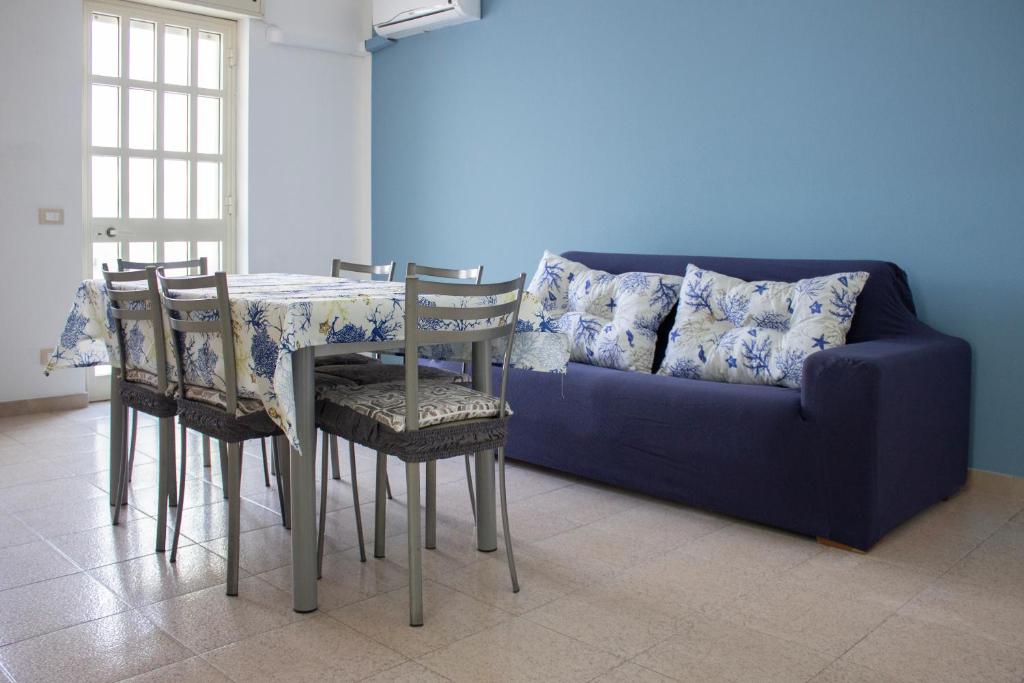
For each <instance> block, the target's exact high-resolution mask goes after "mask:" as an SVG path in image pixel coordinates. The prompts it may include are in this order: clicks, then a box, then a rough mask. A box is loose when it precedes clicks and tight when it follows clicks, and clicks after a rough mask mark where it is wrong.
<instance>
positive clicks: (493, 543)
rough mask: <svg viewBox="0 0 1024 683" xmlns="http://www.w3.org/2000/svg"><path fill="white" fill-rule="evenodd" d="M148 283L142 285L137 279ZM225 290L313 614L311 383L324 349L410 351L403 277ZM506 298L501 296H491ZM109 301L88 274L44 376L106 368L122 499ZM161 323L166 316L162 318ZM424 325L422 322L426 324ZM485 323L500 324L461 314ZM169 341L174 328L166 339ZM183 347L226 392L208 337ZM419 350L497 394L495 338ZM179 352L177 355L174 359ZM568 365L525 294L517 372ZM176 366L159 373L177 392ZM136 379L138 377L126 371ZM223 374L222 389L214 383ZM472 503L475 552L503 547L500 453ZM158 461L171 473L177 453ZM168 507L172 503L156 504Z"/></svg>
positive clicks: (231, 285)
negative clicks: (278, 455)
mask: <svg viewBox="0 0 1024 683" xmlns="http://www.w3.org/2000/svg"><path fill="white" fill-rule="evenodd" d="M136 286H142V287H144V286H145V284H144V283H143V284H141V285H136ZM210 294H211V292H210V291H209V290H202V289H199V290H190V291H188V292H181V293H180V295H182V296H191V297H197V298H198V297H204V296H210ZM228 295H229V299H230V308H231V316H232V325H233V329H234V337H233V344H234V348H235V359H236V371H237V372H236V374H237V377H238V391H239V395H240V396H242V397H245V398H251V399H257V400H258V401H260V402H261V403H262V405H263V407H264V409H265V410H266V411H267V413H268V414H269V415H270V417H271V419H273V420H274V422H275V423H276V424H277V425H278V426H280V428H281V429H282V432H283V436H281V437H277V439H278V440H277V443H276V445H277V446H278V447H279V449H283V450H284V451H286V452H287V451H288V450H289V449H290V457H288V458H283V459H282V463H281V466H282V467H287V468H288V471H289V474H290V476H289V477H287V479H288V480H289V483H288V487H289V489H290V490H289V492H288V494H289V495H287V496H286V500H287V501H288V503H287V504H288V510H289V517H290V520H289V521H290V527H291V547H292V563H293V572H292V575H293V585H292V588H293V591H292V600H293V608H294V609H295V611H297V612H311V611H314V610H316V608H317V530H316V515H315V505H316V485H315V477H316V468H315V462H316V441H317V434H316V431H317V430H316V378H315V366H316V358H317V356H327V355H334V354H338V353H369V352H374V353H389V352H390V353H395V352H399V351H401V350H402V349H403V346H404V333H403V330H404V325H405V318H404V302H405V286H404V284H402V283H396V282H381V281H372V280H369V281H368V280H349V279H345V278H335V277H323V276H317V275H302V274H286V273H266V274H238V275H228ZM433 298H434V299H436V301H433V302H429V303H428V305H429V304H430V303H434V304H435V305H441V306H446V307H447V306H453V305H454V306H459V305H462V306H466V305H479V302H474V301H470V300H468V299H465V298H464V297H457V296H440V295H439V296H436V297H433ZM490 303H499V302H490ZM109 304H110V302H109V297H108V296H107V290H106V285H105V283H104V282H103V280H102V279H87V280H84V281H83V282H82V283H81V284H80V285H79V286H78V289H77V291H76V292H75V294H74V297H73V300H72V304H71V310H70V312H69V314H68V317H67V320H66V322H65V324H64V330H63V332H62V333H61V335H60V338H59V341H58V343H57V344H56V346H55V348H54V351H53V352H52V354H51V356H50V358H49V361H48V363H47V365H46V368H45V372H46V373H47V374H49V373H50V372H52V371H54V370H57V369H59V368H83V367H94V366H99V365H106V364H111V365H113V366H114V371H113V372H111V392H110V396H111V410H110V420H111V424H110V434H111V439H110V492H111V494H110V498H111V505H114V504H115V500H116V496H115V494H114V492H115V491H117V490H119V487H120V485H121V484H120V482H119V481H118V478H119V476H120V474H119V472H120V463H121V461H122V457H123V452H122V451H123V448H124V443H123V441H122V439H119V438H115V435H117V434H121V433H122V430H123V428H124V425H123V423H122V420H123V411H122V409H121V405H120V392H119V391H118V386H119V383H120V382H122V381H125V380H126V378H124V377H122V376H121V372H120V371H119V370H118V368H120V366H121V363H120V359H119V358H118V345H117V342H116V332H115V327H114V324H115V323H114V320H113V318H112V317H111V315H110V308H109ZM165 322H166V321H165ZM425 323H426V324H429V321H422V322H421V323H420V324H425ZM460 324H469V325H488V324H497V323H496V321H488V320H481V321H466V322H463V323H460ZM147 326H148V323H145V322H141V321H136V322H130V323H127V324H126V330H125V336H126V345H125V348H126V355H128V356H129V360H130V363H129V364H128V366H129V367H132V368H142V369H143V370H148V371H151V372H154V373H155V372H158V371H159V369H158V368H156V367H155V363H154V362H153V359H154V358H155V354H154V353H153V344H154V335H153V330H152V329H147ZM165 336H166V338H167V340H168V343H169V344H170V343H172V342H171V341H170V340H171V339H172V338H173V337H172V335H170V334H167V335H165ZM185 344H186V345H188V352H190V353H196V354H198V355H199V357H202V358H204V359H205V361H206V362H204V363H200V364H198V365H199V367H201V368H202V372H201V373H199V376H196V377H189V378H186V381H187V382H190V383H191V382H197V383H202V385H204V386H208V387H209V388H213V389H218V388H221V389H222V388H223V379H222V378H223V376H224V374H223V361H222V359H221V358H220V356H219V355H218V354H217V352H216V348H215V346H214V345H212V344H211V340H210V339H206V338H204V336H203V335H195V338H193V339H188V338H186V340H185ZM419 354H420V356H421V357H425V358H431V359H436V360H453V361H460V362H467V363H469V364H470V367H471V375H472V382H473V387H474V388H475V389H477V390H479V391H484V392H488V393H491V389H492V367H493V365H494V363H500V362H501V359H502V357H503V354H504V349H503V348H497V347H496V346H495V345H492V344H490V343H488V342H474V343H473V344H472V345H468V344H467V345H464V346H454V345H438V346H432V347H426V348H423V349H420V350H419ZM168 358H169V359H173V358H174V356H173V354H168ZM568 362H569V343H568V340H567V338H566V337H565V336H564V335H562V334H561V333H559V331H558V330H557V327H556V326H555V325H553V324H552V323H551V320H550V318H549V316H548V315H547V312H546V310H545V308H544V305H543V302H542V301H540V300H539V299H538V298H537V297H535V296H533V295H532V294H530V293H528V292H527V293H524V295H523V299H522V303H521V306H520V312H519V321H518V324H517V328H516V334H515V336H514V338H513V347H512V353H511V367H513V368H518V369H520V370H528V371H535V372H553V373H564V372H565V371H566V368H567V367H568ZM172 366H173V361H170V362H169V363H168V367H166V368H163V371H164V372H167V373H168V377H169V378H170V379H172V382H171V389H170V391H175V390H176V388H175V387H176V382H175V381H173V380H174V378H176V369H175V368H174V367H172ZM127 379H131V377H129V378H127ZM218 381H219V382H220V384H219V385H218ZM474 463H475V469H476V477H475V486H476V500H477V502H478V505H477V537H476V545H477V549H478V550H479V551H481V552H491V551H494V550H496V549H497V528H496V526H497V525H496V516H495V454H494V452H493V451H481V452H478V453H476V454H475V457H474ZM158 467H160V468H161V469H160V471H161V472H163V471H166V470H165V469H163V468H170V470H171V471H173V468H174V454H173V452H172V453H171V454H170V458H169V462H161V463H159V465H158ZM160 503H161V505H166V503H167V501H161V502H160Z"/></svg>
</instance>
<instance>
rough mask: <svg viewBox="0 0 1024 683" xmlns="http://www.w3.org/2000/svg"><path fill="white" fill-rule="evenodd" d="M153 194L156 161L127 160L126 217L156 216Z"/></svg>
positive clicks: (136, 158)
mask: <svg viewBox="0 0 1024 683" xmlns="http://www.w3.org/2000/svg"><path fill="white" fill-rule="evenodd" d="M155 196H156V161H155V160H154V159H145V158H139V157H132V158H131V159H129V160H128V218H156V203H155V201H154V199H155ZM132 260H133V261H134V260H135V259H134V258H133V259H132Z"/></svg>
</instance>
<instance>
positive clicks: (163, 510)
mask: <svg viewBox="0 0 1024 683" xmlns="http://www.w3.org/2000/svg"><path fill="white" fill-rule="evenodd" d="M158 430H159V440H160V455H159V456H158V460H157V481H158V485H157V494H156V495H157V502H158V504H157V512H156V551H157V552H158V553H162V552H164V551H165V550H166V549H167V506H168V503H169V502H170V499H171V491H170V488H171V486H173V481H174V479H173V478H172V476H171V470H172V469H173V468H174V418H171V417H161V418H160V421H159V427H158Z"/></svg>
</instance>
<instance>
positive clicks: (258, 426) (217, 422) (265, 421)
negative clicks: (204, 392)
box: [178, 398, 282, 443]
mask: <svg viewBox="0 0 1024 683" xmlns="http://www.w3.org/2000/svg"><path fill="white" fill-rule="evenodd" d="M178 420H179V421H180V422H181V424H182V426H184V427H185V428H187V429H192V430H194V431H197V432H199V433H200V434H204V435H206V436H209V437H212V438H214V439H219V440H220V441H226V442H228V443H237V442H239V441H248V440H249V439H262V438H263V437H266V436H278V435H280V434H281V433H282V431H281V428H280V427H278V426H277V425H276V424H275V423H274V421H273V420H271V419H270V415H268V414H267V412H266V411H265V410H260V411H256V412H252V413H249V414H247V415H243V416H241V417H232V416H231V415H228V414H227V413H225V412H224V411H223V410H220V409H218V408H215V407H214V406H211V405H210V404H208V403H204V402H201V401H192V400H189V399H182V398H179V399H178Z"/></svg>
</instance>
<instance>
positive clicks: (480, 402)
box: [321, 381, 511, 432]
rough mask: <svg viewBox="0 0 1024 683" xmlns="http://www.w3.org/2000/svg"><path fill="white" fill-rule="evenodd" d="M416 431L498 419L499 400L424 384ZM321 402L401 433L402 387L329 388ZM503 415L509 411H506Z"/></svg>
mask: <svg viewBox="0 0 1024 683" xmlns="http://www.w3.org/2000/svg"><path fill="white" fill-rule="evenodd" d="M417 389H418V390H417V403H418V406H419V427H420V428H421V429H422V428H424V427H433V426H436V425H440V424H449V423H453V422H464V421H466V420H480V419H486V418H496V417H498V412H499V407H500V404H501V400H500V399H499V398H498V397H497V396H490V395H489V394H485V393H483V392H480V391H476V390H474V389H470V388H469V387H466V386H463V385H461V384H456V383H454V382H437V381H430V382H424V383H421V384H419V385H418V387H417ZM321 398H322V399H324V400H325V401H328V402H330V403H334V404H337V405H339V406H341V407H343V408H348V409H349V410H352V411H354V412H356V413H359V414H360V415H364V416H366V417H368V418H370V419H371V420H376V421H377V422H380V423H381V424H383V425H384V426H385V427H387V428H388V429H392V430H394V431H396V432H404V431H405V430H406V424H405V383H404V382H385V383H378V384H367V385H364V386H356V387H344V386H339V387H332V388H329V389H325V390H324V391H322V392H321ZM506 413H511V411H508V410H506Z"/></svg>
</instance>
